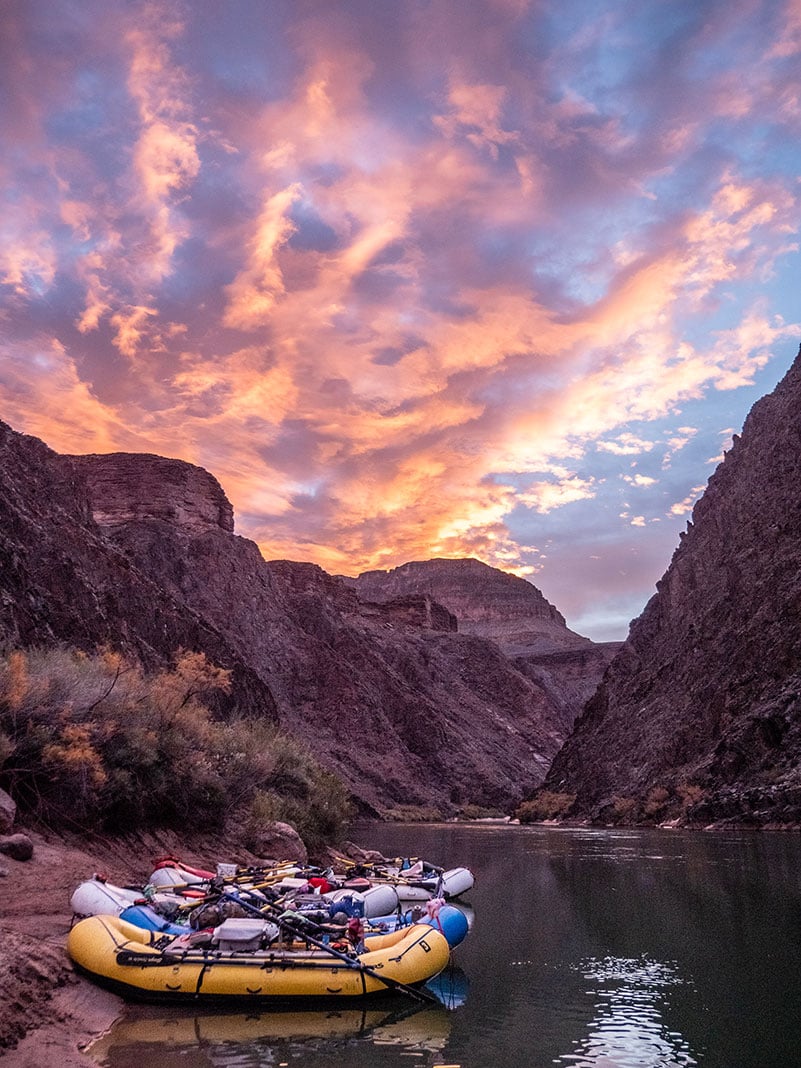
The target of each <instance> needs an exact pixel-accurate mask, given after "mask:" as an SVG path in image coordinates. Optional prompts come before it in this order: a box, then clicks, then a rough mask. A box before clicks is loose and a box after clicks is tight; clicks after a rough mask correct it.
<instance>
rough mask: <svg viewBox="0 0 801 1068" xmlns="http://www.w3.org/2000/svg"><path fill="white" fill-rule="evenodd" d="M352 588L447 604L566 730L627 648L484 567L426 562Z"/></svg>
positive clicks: (527, 586)
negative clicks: (529, 684)
mask: <svg viewBox="0 0 801 1068" xmlns="http://www.w3.org/2000/svg"><path fill="white" fill-rule="evenodd" d="M346 581H348V582H350V583H352V584H353V585H354V587H355V589H356V590H357V592H358V594H359V596H360V597H361V598H362V599H363V600H367V599H369V600H372V601H380V602H385V601H388V600H390V599H391V598H392V597H397V596H399V595H405V596H409V595H413V594H422V595H424V596H426V597H433V598H434V600H436V601H438V602H439V603H440V604H443V605H445V606H446V607H447V608H448V609H449V610H450V611H451V612H453V614H454V615H455V617H456V619H457V621H458V624H459V631H460V632H461V633H463V634H473V635H476V636H477V637H481V638H486V639H489V640H490V641H493V642H495V643H496V644H497V645H498V646H499V648H500V649H501V651H502V652H503V653H504V654H505V655H506V656H508V657H509V659H510V660H511V661H512V662H513V663H514V665H515V667H516V668H517V669H518V671H520V672H522V673H523V674H524V675H526V676H527V677H528V678H530V679H532V680H533V681H534V682H536V683H537V684H538V685H539V686H541V687H542V688H543V689H544V690H545V692H546V693H547V694H548V696H549V698H550V700H551V703H552V704H553V706H554V708H555V709H556V711H557V715H558V720H559V724H560V726H561V727H562V728H563V729H564V730H565V731H569V730H570V728H571V727H572V725H573V721H574V720H575V718H576V715H577V713H578V712H579V710H580V709H581V708H582V707H583V705H584V704H585V702H586V701H587V700H588V699H589V698H590V697H592V695H593V694H594V693H595V691H596V689H597V688H598V683H599V682H600V681H601V678H602V676H603V673H604V671H605V670H606V667H607V665H608V664H609V662H610V660H611V659H612V657H613V656H614V654H615V653H616V652H617V650H618V649H619V648H620V644H621V643H620V642H601V643H597V642H592V641H590V639H589V638H583V637H582V636H581V635H580V634H576V633H575V632H574V631H572V630H569V629H568V628H567V625H566V624H565V620H564V617H563V616H562V615H561V614H560V613H559V612H558V611H557V610H556V608H554V606H553V605H552V604H550V603H549V602H548V601H546V599H545V598H544V597H543V595H542V594H541V593H540V591H539V590H538V589H537V588H536V587H535V586H532V584H531V583H530V582H526V581H525V580H524V579H521V578H518V577H517V576H516V575H509V574H507V573H506V572H504V571H499V570H498V569H497V568H494V567H488V566H487V565H486V564H482V563H481V562H480V561H479V560H423V561H417V562H414V563H409V564H403V565H402V566H401V567H396V568H394V569H393V570H392V571H366V572H365V573H364V574H362V575H359V577H358V579H348V580H346Z"/></svg>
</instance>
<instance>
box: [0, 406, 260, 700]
mask: <svg viewBox="0 0 801 1068" xmlns="http://www.w3.org/2000/svg"><path fill="white" fill-rule="evenodd" d="M85 470H86V467H85V465H84V464H82V463H76V462H75V461H74V460H73V459H72V458H70V457H64V456H59V455H58V454H57V453H55V452H53V451H52V450H51V449H48V448H47V446H46V445H44V443H43V442H41V441H39V440H38V439H37V438H32V437H27V436H25V435H22V434H18V433H16V432H15V431H13V430H12V429H11V428H10V427H8V426H7V425H6V424H4V423H0V651H2V652H6V651H8V650H9V649H12V648H16V647H20V646H30V645H50V644H54V643H59V642H61V643H65V644H69V645H73V646H76V647H78V648H82V649H87V650H88V649H93V648H95V647H97V646H98V645H104V644H108V645H111V646H113V647H115V648H118V649H122V650H124V651H125V652H126V653H128V654H130V655H132V656H135V657H137V658H138V659H140V660H141V661H142V662H143V663H144V664H145V665H146V666H147V667H151V668H153V667H156V666H163V665H166V664H167V663H169V661H170V659H171V657H172V655H173V654H174V653H175V652H176V650H178V649H179V648H185V649H191V650H196V651H202V652H204V653H206V655H207V656H208V657H209V659H211V660H213V661H214V663H216V664H219V665H221V666H222V667H227V668H231V669H232V670H233V672H234V675H233V684H234V686H233V692H232V694H231V696H230V698H225V697H222V696H219V695H218V696H217V697H216V698H213V699H212V700H214V701H217V702H218V703H219V707H220V708H221V709H222V710H225V709H228V708H231V707H238V708H241V709H243V710H244V711H248V712H258V713H259V714H262V715H265V716H268V717H272V718H274V717H275V716H276V708H275V702H274V701H273V698H272V694H271V693H270V690H269V688H268V687H266V686H265V685H264V684H263V683H262V682H260V681H259V680H258V679H257V678H256V676H255V675H254V673H253V672H252V671H251V670H250V669H249V668H248V667H247V664H246V663H245V662H244V661H242V660H241V659H240V658H239V657H238V656H237V655H236V653H235V650H234V648H233V646H232V644H231V643H230V642H229V641H228V640H227V638H226V636H225V635H224V634H223V633H222V632H221V631H219V630H217V629H216V628H215V627H213V626H212V625H210V623H209V621H208V620H206V619H203V618H201V617H200V616H199V615H198V614H197V613H196V612H194V611H192V610H191V609H190V608H189V607H188V606H187V605H186V604H185V603H183V602H179V601H176V600H175V599H174V598H173V597H172V596H170V594H169V593H167V592H166V591H165V590H164V589H163V588H162V587H161V586H160V585H158V583H156V582H154V581H153V579H152V578H151V577H150V576H149V575H148V573H147V571H146V570H141V569H139V568H137V567H135V566H133V565H132V562H131V560H130V558H129V557H127V556H126V555H125V554H124V553H122V552H121V551H120V550H119V548H117V547H116V546H115V545H114V544H113V543H112V542H111V541H110V540H109V539H108V538H107V537H106V536H105V535H104V533H103V531H102V530H101V528H100V527H99V526H98V524H97V523H95V521H94V518H93V512H92V500H91V497H90V493H89V487H88V485H87V482H86V478H85Z"/></svg>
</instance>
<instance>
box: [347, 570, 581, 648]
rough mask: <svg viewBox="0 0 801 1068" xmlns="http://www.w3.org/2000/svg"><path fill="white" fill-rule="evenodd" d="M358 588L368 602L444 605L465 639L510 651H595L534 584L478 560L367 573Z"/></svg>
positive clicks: (359, 578) (354, 581)
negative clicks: (413, 597) (421, 600)
mask: <svg viewBox="0 0 801 1068" xmlns="http://www.w3.org/2000/svg"><path fill="white" fill-rule="evenodd" d="M346 581H350V582H352V583H353V584H354V586H355V588H356V590H357V592H358V594H359V597H360V598H361V599H362V600H363V601H367V600H370V601H387V600H390V599H391V598H393V597H398V596H402V595H407V594H423V595H426V596H429V597H432V598H433V599H434V600H435V601H438V602H440V603H441V604H443V605H445V606H446V607H447V608H448V609H449V610H450V611H451V612H453V614H454V615H455V616H456V619H457V621H458V624H459V630H460V631H461V633H463V634H475V635H477V636H478V637H481V638H489V639H490V640H491V641H495V642H498V643H499V644H500V645H501V646H502V647H503V648H504V650H505V652H507V654H510V655H514V654H516V653H523V652H526V653H533V652H540V653H545V652H555V651H557V650H563V649H577V648H585V647H589V646H591V645H592V644H593V643H592V642H591V641H590V640H589V638H583V637H582V636H581V635H580V634H576V633H575V632H574V631H571V630H568V628H567V625H566V623H565V620H564V617H563V616H562V615H561V613H560V612H558V611H557V609H556V608H554V606H553V605H552V604H550V603H549V602H548V601H547V600H546V599H545V598H544V597H543V595H542V594H541V593H540V591H539V590H538V589H537V588H536V586H534V585H532V583H530V582H528V581H526V580H525V579H522V578H518V577H517V576H516V575H510V574H508V573H507V572H505V571H499V570H498V568H495V567H490V566H489V565H487V564H483V563H481V561H479V560H474V559H455V560H451V559H441V558H440V559H434V560H422V561H416V562H413V563H408V564H402V565H401V566H400V567H396V568H393V569H392V570H391V571H366V572H364V573H363V574H361V575H359V577H358V578H357V579H353V580H346Z"/></svg>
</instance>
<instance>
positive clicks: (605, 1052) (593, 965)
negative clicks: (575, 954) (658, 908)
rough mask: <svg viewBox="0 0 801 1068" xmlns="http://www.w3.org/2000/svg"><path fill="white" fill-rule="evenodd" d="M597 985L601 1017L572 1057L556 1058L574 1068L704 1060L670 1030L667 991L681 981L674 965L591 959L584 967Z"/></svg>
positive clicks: (673, 1065) (672, 1065)
mask: <svg viewBox="0 0 801 1068" xmlns="http://www.w3.org/2000/svg"><path fill="white" fill-rule="evenodd" d="M580 971H581V974H582V976H583V977H584V978H585V979H587V980H589V981H590V982H591V983H592V984H593V989H592V990H591V991H588V993H590V994H593V995H594V996H595V1002H596V1012H597V1015H596V1016H595V1018H594V1019H593V1020H592V1022H591V1023H590V1025H589V1031H590V1033H589V1034H588V1035H587V1036H586V1038H584V1039H581V1040H579V1041H577V1042H576V1043H575V1049H574V1051H573V1052H572V1053H565V1054H563V1055H562V1056H560V1057H558V1058H557V1059H556V1063H557V1064H569V1065H571V1066H573V1068H642V1066H643V1065H653V1066H658V1068H693V1066H694V1065H697V1064H698V1063H699V1062H698V1061H697V1060H696V1058H695V1057H694V1056H693V1055H692V1052H691V1051H690V1048H689V1046H688V1045H687V1043H686V1042H685V1040H684V1039H683V1038H682V1036H681V1035H680V1034H678V1033H676V1032H674V1031H670V1030H668V1028H667V1026H666V1024H665V1021H664V1018H663V1014H662V1003H663V1002H664V998H665V990H666V988H668V987H671V986H676V985H677V984H679V983H681V982H682V979H681V978H680V977H679V975H678V973H677V971H676V968H675V966H673V965H670V964H666V963H660V962H659V961H653V960H648V959H647V958H640V959H639V960H629V959H625V958H620V957H604V958H603V959H602V960H597V959H595V958H590V959H589V960H586V961H583V962H582V964H581V967H580Z"/></svg>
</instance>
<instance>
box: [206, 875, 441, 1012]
mask: <svg viewBox="0 0 801 1068" xmlns="http://www.w3.org/2000/svg"><path fill="white" fill-rule="evenodd" d="M223 897H227V898H229V899H230V900H232V901H236V902H237V904H239V905H241V906H242V908H244V909H245V910H246V911H248V910H249V911H251V912H254V913H256V914H257V915H259V916H263V915H264V913H265V912H274V913H280V917H276V919H278V920H279V923H280V922H283V924H284V925H285V926H286V927H288V928H289V930H290V931H292V933H293V934H297V935H300V937H301V938H303V939H304V940H305V941H307V942H311V944H312V945H313V946H317V948H318V949H322V950H323V951H324V952H326V953H330V954H331V956H332V957H336V958H337V959H338V960H341V961H342V962H343V963H344V964H346V965H347V966H348V967H349V968H355V969H357V970H358V971H361V972H364V974H365V975H369V976H370V977H371V978H373V979H377V980H378V981H379V982H380V983H383V984H384V985H385V986H388V987H389V988H390V989H394V990H402V991H403V993H404V994H408V995H409V996H410V997H413V998H417V1000H418V1001H425V1002H428V1003H429V1004H431V1005H438V1004H439V1002H438V1000H437V999H436V998H435V997H434V996H433V994H428V993H426V991H425V990H417V989H416V988H415V987H413V986H409V985H408V984H407V983H402V982H401V981H400V979H390V978H389V976H387V975H381V973H380V972H379V971H377V970H376V969H375V968H371V967H370V966H369V964H364V963H363V962H362V961H360V960H357V959H354V958H353V957H349V956H348V955H347V954H346V953H342V952H340V950H338V949H334V947H333V946H331V945H329V944H328V943H327V942H323V941H321V940H320V939H318V938H315V937H314V935H312V934H309V932H308V931H307V930H306V928H307V927H317V928H319V924H317V923H315V922H314V921H313V920H305V919H303V918H302V917H301V916H298V919H297V921H296V924H297V925H298V926H295V925H293V924H292V922H291V920H290V918H288V917H287V916H286V913H285V912H283V911H281V910H280V909H278V908H277V907H276V906H275V905H272V904H270V902H266V903H265V904H264V905H263V906H262V908H257V907H256V906H255V905H251V904H250V902H249V901H243V900H242V898H240V896H239V895H238V894H235V893H232V892H231V891H228V892H226V893H225V894H223ZM299 928H300V929H299Z"/></svg>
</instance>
